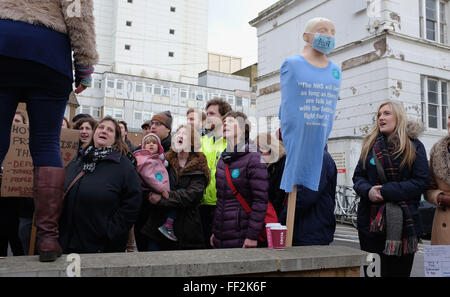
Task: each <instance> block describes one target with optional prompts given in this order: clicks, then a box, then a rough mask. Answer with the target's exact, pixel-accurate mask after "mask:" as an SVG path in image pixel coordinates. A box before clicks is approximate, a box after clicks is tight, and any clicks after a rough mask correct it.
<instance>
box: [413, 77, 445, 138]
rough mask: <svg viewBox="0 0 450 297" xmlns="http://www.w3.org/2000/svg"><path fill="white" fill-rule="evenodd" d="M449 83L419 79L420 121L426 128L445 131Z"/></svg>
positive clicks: (434, 79) (430, 78) (428, 78)
mask: <svg viewBox="0 0 450 297" xmlns="http://www.w3.org/2000/svg"><path fill="white" fill-rule="evenodd" d="M448 84H449V82H447V81H444V80H440V79H437V78H432V77H421V82H420V85H421V101H422V121H423V123H424V124H425V125H426V126H427V127H428V128H433V129H439V130H446V129H447V110H448V97H449V88H448Z"/></svg>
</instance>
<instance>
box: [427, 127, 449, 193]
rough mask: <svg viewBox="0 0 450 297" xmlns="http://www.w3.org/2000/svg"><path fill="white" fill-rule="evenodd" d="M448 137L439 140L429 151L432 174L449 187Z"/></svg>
mask: <svg viewBox="0 0 450 297" xmlns="http://www.w3.org/2000/svg"><path fill="white" fill-rule="evenodd" d="M449 143H450V136H446V137H444V138H442V139H441V140H439V141H438V142H437V143H436V144H435V145H434V146H433V148H432V149H431V152H430V158H431V159H432V160H433V162H432V165H433V168H432V170H433V172H434V174H435V175H436V176H437V177H438V178H439V179H441V180H442V181H444V182H445V183H446V184H448V185H450V153H449V152H448V144H449Z"/></svg>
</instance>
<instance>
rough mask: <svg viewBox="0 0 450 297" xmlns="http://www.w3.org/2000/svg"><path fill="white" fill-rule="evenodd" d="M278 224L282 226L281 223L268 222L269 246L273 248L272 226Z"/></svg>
mask: <svg viewBox="0 0 450 297" xmlns="http://www.w3.org/2000/svg"><path fill="white" fill-rule="evenodd" d="M276 226H281V224H280V223H268V224H266V235H267V247H268V248H270V249H271V248H273V245H272V232H270V228H272V227H276Z"/></svg>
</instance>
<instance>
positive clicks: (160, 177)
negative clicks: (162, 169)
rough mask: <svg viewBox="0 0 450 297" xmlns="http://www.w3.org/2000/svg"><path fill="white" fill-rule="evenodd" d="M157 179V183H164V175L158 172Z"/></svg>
mask: <svg viewBox="0 0 450 297" xmlns="http://www.w3.org/2000/svg"><path fill="white" fill-rule="evenodd" d="M155 178H156V180H157V181H162V180H163V175H162V174H161V173H159V172H158V173H157V174H155Z"/></svg>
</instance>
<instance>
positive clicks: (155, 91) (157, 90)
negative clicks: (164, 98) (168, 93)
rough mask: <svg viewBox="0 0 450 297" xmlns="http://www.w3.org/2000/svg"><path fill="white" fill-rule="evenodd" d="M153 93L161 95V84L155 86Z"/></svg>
mask: <svg viewBox="0 0 450 297" xmlns="http://www.w3.org/2000/svg"><path fill="white" fill-rule="evenodd" d="M153 94H155V95H161V86H155V88H154V89H153Z"/></svg>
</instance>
